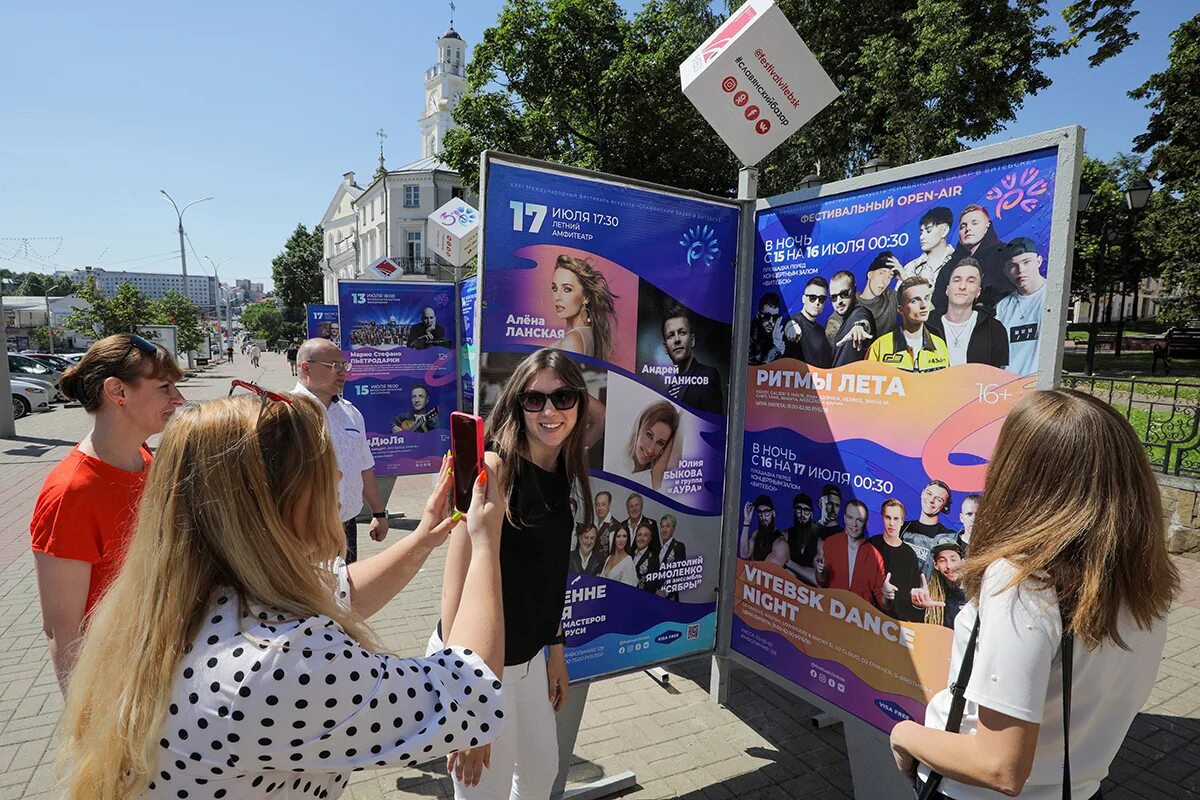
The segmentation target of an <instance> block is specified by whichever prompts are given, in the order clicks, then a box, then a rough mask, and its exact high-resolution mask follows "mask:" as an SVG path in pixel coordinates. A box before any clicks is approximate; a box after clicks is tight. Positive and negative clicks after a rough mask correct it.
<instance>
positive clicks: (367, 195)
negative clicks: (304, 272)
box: [321, 28, 478, 303]
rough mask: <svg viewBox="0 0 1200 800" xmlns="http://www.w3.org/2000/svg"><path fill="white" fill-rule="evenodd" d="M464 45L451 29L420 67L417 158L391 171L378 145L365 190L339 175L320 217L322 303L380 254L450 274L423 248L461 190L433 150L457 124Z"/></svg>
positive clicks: (412, 269)
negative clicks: (432, 58)
mask: <svg viewBox="0 0 1200 800" xmlns="http://www.w3.org/2000/svg"><path fill="white" fill-rule="evenodd" d="M466 52H467V48H466V42H464V41H463V38H462V37H461V36H460V35H459V34H458V32H457V31H455V30H454V29H453V28H451V29H450V30H448V31H446V32H445V33H444V34H442V35H441V37H439V38H438V40H437V63H435V64H434V65H433V66H432V67H430V68H429V69H427V70H426V71H425V107H424V109H423V110H422V112H421V116H420V117H419V118H418V120H417V122H418V125H419V127H420V133H421V158H420V159H418V160H416V161H413V162H412V163H410V164H406V165H404V166H403V167H400V168H399V169H394V170H389V169H387V168H386V167H385V166H384V160H383V153H382V150H381V151H380V156H379V167H378V169H376V170H375V174H374V176H373V178H372V181H371V183H370V184H368V186H367V187H366V188H365V189H364V188H363V187H361V186H359V185H358V184H357V183H355V180H354V173H353V172H347V173H345V174H344V175H343V176H342V183H341V185H339V186H338V188H337V191H336V192H335V193H334V196H333V199H332V200H331V201H330V203H329V206H328V208H327V209H326V210H325V216H324V217H322V219H321V226H322V228H323V229H324V232H325V246H324V257H325V258H324V265H323V266H324V271H325V302H327V303H336V302H337V282H338V280H339V279H352V278H357V277H361V276H363V274H364V271H365V270H366V268H367V267H369V266H370V265H371V264H374V263H376V262H377V261H379V260H380V259H383V258H390V259H391V260H392V261H394V262H395V263H396V264H398V265H399V266H400V267H401V269H402V270H403V271H404V278H414V279H426V280H428V279H430V278H433V279H439V280H447V279H450V278H452V277H453V276H454V270H453V268H452V267H451V266H450V265H449V264H448V263H447V262H445V261H443V260H442V259H441V258H438V257H437V256H434V255H431V254H430V253H429V251H428V250H427V247H426V242H425V222H426V219H427V218H428V216H429V215H430V214H432V213H433V212H434V211H436V210H437V209H438V208H440V207H441V206H442V205H444V204H445V203H447V202H448V201H449V200H451V199H452V198H455V197H463V196H464V192H463V186H462V180H461V178H460V177H459V175H458V173H457V172H455V171H454V170H452V169H451V168H450V167H449V166H448V165H447V164H445V163H444V162H443V161H442V160H441V159H440V158H439V156H440V154H441V152H442V148H443V147H444V144H445V139H446V134H447V133H449V132H450V131H451V130H453V129H454V127H456V126H455V124H454V119H453V118H452V116H451V114H452V112H453V111H454V107H455V106H456V105H457V104H458V101H459V99H460V98H461V97H462V93H463V90H464V88H465V86H466V79H465V76H466ZM466 199H467V200H468V202H471V203H472V204H477V202H478V201H477V199H476V198H474V197H472V196H468V197H467V198H466Z"/></svg>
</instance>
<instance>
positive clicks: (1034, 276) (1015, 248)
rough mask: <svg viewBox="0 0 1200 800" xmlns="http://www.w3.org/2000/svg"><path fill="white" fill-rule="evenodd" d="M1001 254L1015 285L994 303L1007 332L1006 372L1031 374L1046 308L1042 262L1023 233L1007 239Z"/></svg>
mask: <svg viewBox="0 0 1200 800" xmlns="http://www.w3.org/2000/svg"><path fill="white" fill-rule="evenodd" d="M1004 256H1005V260H1004V270H1005V272H1006V273H1007V275H1008V279H1009V280H1010V281H1012V285H1013V286H1014V287H1016V288H1015V291H1013V292H1012V293H1011V294H1008V295H1005V297H1004V298H1003V299H1002V300H1001V301H1000V302H999V303H997V304H996V319H998V320H1000V322H1001V324H1003V325H1004V327H1005V329H1006V330H1007V331H1008V371H1009V372H1015V373H1017V374H1018V375H1030V374H1032V373H1034V372H1037V368H1038V354H1039V352H1040V349H1041V323H1042V313H1043V311H1044V309H1045V308H1046V279H1045V278H1044V277H1043V276H1042V263H1043V261H1042V257H1041V256H1040V255H1038V252H1037V246H1036V245H1034V243H1033V241H1032V240H1030V239H1027V238H1025V237H1024V236H1021V237H1018V238H1016V239H1013V240H1012V241H1011V242H1009V243H1008V247H1007V248H1006V249H1005V251H1004Z"/></svg>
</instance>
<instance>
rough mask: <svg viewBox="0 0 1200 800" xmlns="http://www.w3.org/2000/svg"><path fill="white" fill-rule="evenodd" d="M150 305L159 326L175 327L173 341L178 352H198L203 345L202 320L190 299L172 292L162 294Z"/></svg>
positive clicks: (198, 310) (180, 293) (179, 293)
mask: <svg viewBox="0 0 1200 800" xmlns="http://www.w3.org/2000/svg"><path fill="white" fill-rule="evenodd" d="M151 305H152V310H153V315H154V317H155V318H156V319H158V320H159V324H162V325H174V326H175V327H176V329H177V330H176V331H175V340H176V342H177V343H178V345H179V352H181V353H186V352H187V351H189V350H198V349H199V348H200V346H201V345H202V344H204V341H205V336H206V334H205V331H204V319H203V317H202V315H201V313H200V309H199V308H198V307H197V306H196V304H195V303H194V302H192V299H191V298H190V297H188V296H186V295H185V294H183V293H182V292H176V291H174V290H172V291H169V292H167V293H166V294H164V295H163V296H162V299H161V300H155V301H152V303H151Z"/></svg>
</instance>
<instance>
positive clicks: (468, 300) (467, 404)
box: [458, 275, 479, 411]
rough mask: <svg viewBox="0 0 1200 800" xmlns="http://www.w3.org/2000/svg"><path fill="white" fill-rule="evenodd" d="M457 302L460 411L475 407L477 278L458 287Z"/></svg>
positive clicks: (477, 351) (465, 281)
mask: <svg viewBox="0 0 1200 800" xmlns="http://www.w3.org/2000/svg"><path fill="white" fill-rule="evenodd" d="M458 300H459V303H460V304H461V308H462V326H463V327H462V348H461V352H460V354H459V358H460V359H461V362H462V406H461V407H462V409H463V410H464V411H468V410H470V409H473V408H474V407H475V380H476V377H477V373H478V371H479V348H478V347H477V343H476V341H475V319H476V314H475V306H476V303H477V302H478V300H479V278H478V277H477V276H475V275H472V276H471V277H469V278H466V279H465V280H463V281H462V282H461V283H460V284H459V285H458Z"/></svg>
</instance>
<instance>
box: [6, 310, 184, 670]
mask: <svg viewBox="0 0 1200 800" xmlns="http://www.w3.org/2000/svg"><path fill="white" fill-rule="evenodd" d="M182 377H183V373H182V372H180V370H179V365H178V364H177V363H176V362H175V357H174V356H172V355H171V354H170V353H168V352H167V350H166V349H165V348H163V347H162V346H160V345H156V344H153V343H152V342H149V341H147V340H146V339H143V338H142V337H141V336H136V335H131V334H127V333H122V334H117V335H115V336H109V337H107V338H105V339H101V340H100V341H98V342H96V343H95V344H94V345H92V346H91V348H90V349H89V350H88V351H87V354H86V355H84V357H83V358H82V359H80V360H79V363H78V364H76V365H74V366H72V367H70V368H69V369H68V370H67V371H66V372H64V373H63V376H62V378H61V379H60V382H59V386H60V388H61V389H62V392H63V394H65V395H66V396H67V397H68V398H70V399H71V400H73V401H75V402H77V403H80V404H81V405H82V406H83V408H84V410H85V411H87V413H88V414H90V415H91V417H92V430H91V432H90V433H89V434H88V435H87V436H85V437H83V441H81V442H80V443H79V444H78V446H76V447H75V448H74V449H73V450H71V452H70V453H68V454H67V457H66V458H64V459H63V460H62V462H61V463H59V464H58V466H56V467H55V468H54V469H53V470H51V471H50V474H49V475H47V476H46V481H45V483H43V485H42V491H41V493H40V494H39V495H38V498H37V503H36V504H35V505H34V509H33V519H32V521H31V522H30V525H29V531H30V533H31V534H32V538H33V563H34V568H35V570H36V572H37V580H38V595H39V597H40V599H41V606H42V630H43V632H44V633H45V634H46V639H47V641H48V643H49V645H50V658H51V659H52V660H53V661H54V673H55V675H56V676H57V677H58V685H59V687H60V688H61V689H62V690H63V691H64V692H65V691H66V687H67V679H68V678H69V677H70V675H71V669H72V667H73V666H74V664H75V656H76V644H77V640H78V638H79V636H80V634H81V633H82V631H83V628H84V625H85V620H86V618H87V615H88V613H89V612H90V611H91V610H92V607H93V606H94V605H95V604H96V601H97V600H98V599H99V598H100V595H102V594H103V593H104V590H105V589H106V588H108V585H109V583H111V582H112V580H113V578H114V577H115V576H116V574H117V572H118V571H119V569H120V567H121V554H122V553H123V552H124V550H125V544H126V542H127V541H128V537H129V534H130V531H131V528H132V524H133V517H134V513H135V512H136V510H137V504H138V498H139V497H140V496H141V494H142V485H143V483H144V481H145V477H146V470H147V468H148V467H149V465H150V460H151V455H150V449H149V448H148V447H146V440H147V439H149V438H150V437H151V436H153V435H155V434H156V433H161V432H162V429H163V426H164V425H166V424H167V420H168V419H170V418H171V414H172V413H173V412H174V411H175V409H176V408H178V407H179V406H181V405H182V404H183V395H181V394H180V393H179V390H178V389H176V388H175V383H176V382H177V381H178V380H179V379H180V378H182Z"/></svg>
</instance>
